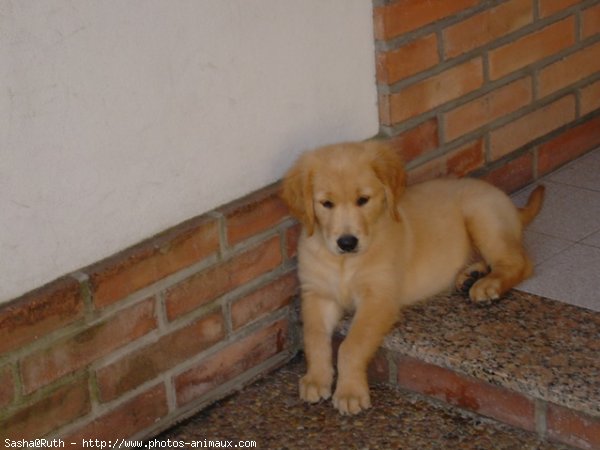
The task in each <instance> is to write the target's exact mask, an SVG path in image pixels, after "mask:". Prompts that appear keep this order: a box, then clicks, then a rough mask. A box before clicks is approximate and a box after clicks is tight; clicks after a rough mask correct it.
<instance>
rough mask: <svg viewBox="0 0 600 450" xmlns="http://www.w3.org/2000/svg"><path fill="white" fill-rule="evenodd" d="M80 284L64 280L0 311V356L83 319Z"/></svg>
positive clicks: (70, 279) (42, 288) (0, 308)
mask: <svg viewBox="0 0 600 450" xmlns="http://www.w3.org/2000/svg"><path fill="white" fill-rule="evenodd" d="M83 310H84V308H83V297H82V294H81V289H80V286H79V282H77V281H76V280H74V279H72V278H70V277H65V278H61V279H59V280H57V281H55V282H52V283H50V284H48V285H46V286H44V287H41V288H39V289H37V290H35V291H32V292H30V293H28V294H25V295H24V296H22V297H20V298H18V299H16V300H13V301H11V302H9V303H6V304H4V305H2V306H1V307H0V354H2V353H5V352H9V351H12V350H15V349H18V348H20V347H22V346H24V345H27V344H28V343H30V342H32V341H35V340H37V339H40V338H42V337H43V336H45V335H46V334H49V333H51V332H52V331H55V330H57V329H60V328H62V327H64V326H66V325H68V324H70V323H73V322H74V321H76V320H78V319H80V318H82V317H83Z"/></svg>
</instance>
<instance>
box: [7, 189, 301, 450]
mask: <svg viewBox="0 0 600 450" xmlns="http://www.w3.org/2000/svg"><path fill="white" fill-rule="evenodd" d="M297 233H298V228H297V226H296V225H295V223H294V222H293V221H292V220H291V219H290V218H289V217H288V215H287V211H286V209H285V208H284V206H283V205H282V203H281V202H280V200H279V199H278V197H277V188H276V186H271V187H268V188H266V189H264V190H262V191H260V192H257V193H254V194H252V195H250V196H248V197H246V198H244V199H241V200H239V201H236V202H234V203H233V204H231V205H228V206H226V207H223V208H220V209H218V210H216V211H213V212H211V213H209V214H206V215H204V216H202V217H200V218H197V219H193V220H191V221H189V222H187V223H184V224H182V225H180V226H178V227H176V228H174V229H171V230H168V231H166V232H164V233H162V234H161V235H159V236H156V237H154V238H152V239H150V240H148V241H146V242H143V243H141V244H139V245H136V246H135V247H133V248H130V249H128V250H125V251H124V252H122V253H120V254H118V255H115V256H113V257H111V258H109V259H107V260H105V261H102V262H100V263H98V264H95V265H93V266H91V267H88V268H85V269H82V270H81V271H79V272H77V273H75V274H71V275H69V276H65V277H63V278H61V279H59V280H57V281H55V282H53V283H51V284H49V285H47V286H44V287H42V288H40V289H38V290H36V291H34V292H31V293H29V294H27V295H25V296H23V297H22V298H19V299H16V300H14V301H12V302H10V303H8V304H6V305H3V306H2V307H1V308H0V441H1V442H4V439H7V438H10V439H15V440H17V439H33V438H41V437H54V438H62V439H65V440H68V442H80V441H81V439H91V438H97V439H104V440H114V439H117V438H130V437H147V436H149V435H151V434H153V433H156V432H157V431H160V430H161V429H163V428H165V427H167V426H169V425H171V424H173V423H174V422H175V421H177V420H179V419H181V418H183V417H185V416H186V415H189V414H191V413H193V412H195V411H197V410H198V409H200V408H201V407H203V406H204V405H206V404H208V403H209V402H212V401H214V400H216V399H218V398H219V397H222V396H224V395H226V394H227V393H229V392H231V391H232V390H234V389H237V388H240V387H241V386H243V385H245V384H247V383H249V382H250V381H252V380H253V379H255V378H257V377H259V376H260V375H262V374H264V373H266V372H267V371H269V370H271V369H273V368H274V367H277V366H279V365H281V364H283V363H285V362H286V361H287V360H288V359H289V358H290V357H291V356H292V355H293V354H294V353H295V352H296V350H297V339H296V331H295V328H296V327H295V325H294V324H295V318H294V308H293V307H292V305H291V304H292V301H293V299H294V298H295V296H296V291H297V285H298V283H297V279H296V276H295V272H294V260H293V256H294V255H293V252H294V248H295V244H294V242H295V239H296V237H297Z"/></svg>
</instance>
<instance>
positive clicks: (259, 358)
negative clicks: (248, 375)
mask: <svg viewBox="0 0 600 450" xmlns="http://www.w3.org/2000/svg"><path fill="white" fill-rule="evenodd" d="M287 347H288V323H287V321H286V320H280V321H278V322H275V323H274V324H272V325H270V326H268V327H266V328H263V329H261V330H259V331H257V332H255V333H254V334H251V335H250V336H248V337H246V338H244V339H243V340H241V341H239V342H236V343H234V344H232V345H230V346H228V347H227V348H225V349H223V350H221V351H220V352H219V353H217V354H215V355H213V356H211V357H209V358H207V359H205V360H203V361H202V362H201V363H200V364H198V365H197V366H196V367H193V368H191V369H190V370H187V371H186V372H183V373H182V374H180V375H178V376H177V377H175V380H174V383H173V384H174V386H175V391H176V394H177V404H178V405H179V406H182V405H185V404H186V403H189V402H191V401H193V400H195V399H198V398H200V397H202V396H203V395H205V394H206V393H208V392H210V391H211V390H213V389H215V388H217V387H218V386H220V385H222V384H224V383H225V382H227V381H229V380H232V379H234V378H235V377H237V376H239V375H241V374H243V373H244V372H246V371H247V370H249V369H251V368H252V367H255V366H257V365H258V364H260V363H261V362H263V361H266V360H267V359H269V358H270V357H272V356H275V355H276V354H278V353H280V352H282V351H283V350H284V349H286V348H287Z"/></svg>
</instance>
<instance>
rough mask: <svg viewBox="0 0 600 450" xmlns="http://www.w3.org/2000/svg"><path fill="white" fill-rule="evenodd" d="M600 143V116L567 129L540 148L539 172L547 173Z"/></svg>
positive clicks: (540, 173) (541, 173)
mask: <svg viewBox="0 0 600 450" xmlns="http://www.w3.org/2000/svg"><path fill="white" fill-rule="evenodd" d="M599 145H600V116H598V117H594V118H593V119H590V120H588V121H587V122H584V123H583V124H581V125H578V126H576V127H574V128H570V129H568V130H566V131H565V132H564V133H561V134H560V135H558V136H557V137H555V138H553V139H552V140H550V141H548V142H545V143H544V144H542V145H540V146H539V148H538V174H539V175H545V174H547V173H548V172H551V171H553V170H555V169H556V168H558V167H560V166H562V165H563V164H565V163H567V162H569V161H572V160H573V159H575V158H577V157H578V156H581V155H583V154H584V153H586V152H587V151H589V150H592V149H594V148H596V147H598V146H599Z"/></svg>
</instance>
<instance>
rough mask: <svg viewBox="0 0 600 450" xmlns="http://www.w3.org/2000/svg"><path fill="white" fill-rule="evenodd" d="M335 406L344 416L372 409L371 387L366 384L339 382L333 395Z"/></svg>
mask: <svg viewBox="0 0 600 450" xmlns="http://www.w3.org/2000/svg"><path fill="white" fill-rule="evenodd" d="M333 406H335V407H336V409H337V410H338V411H339V412H340V414H343V415H349V414H358V413H359V412H361V411H362V410H364V409H368V408H370V407H371V397H370V395H369V386H368V385H367V383H366V382H358V381H351V382H342V383H340V382H338V386H337V388H336V390H335V394H333Z"/></svg>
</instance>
